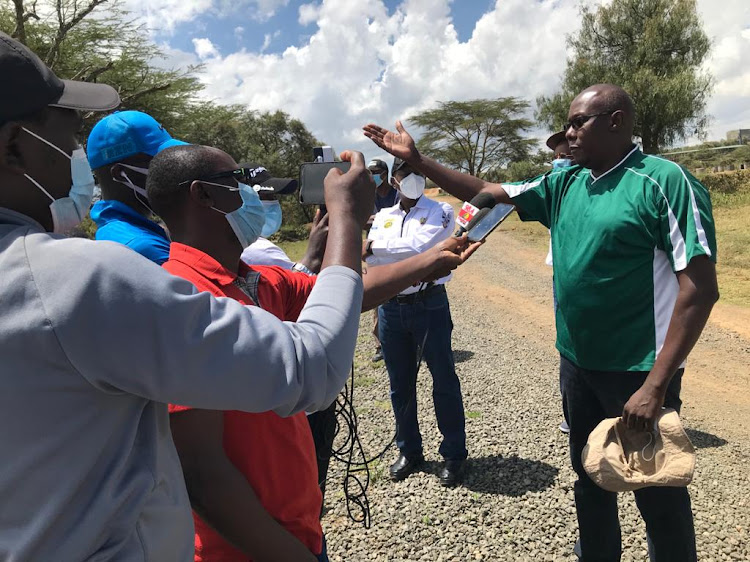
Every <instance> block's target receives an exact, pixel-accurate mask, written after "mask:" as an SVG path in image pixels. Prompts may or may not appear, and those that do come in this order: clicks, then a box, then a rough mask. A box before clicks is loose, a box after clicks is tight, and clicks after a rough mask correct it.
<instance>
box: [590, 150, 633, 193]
mask: <svg viewBox="0 0 750 562" xmlns="http://www.w3.org/2000/svg"><path fill="white" fill-rule="evenodd" d="M635 152H639V150H638V145H635V144H634V145H633V148H632V149H631V151H630V152H628V153H627V154H626V155H625V158H623V159H622V160H620V161H619V162H618V163H617V164H615V165H614V166H612V167H611V168H610V169H609V170H607V171H606V172H604V173H603V174H602V175H601V176H599V177H596V178H595V177H594V172H592V171H591V170H589V175H590V176H591V183H592V184H593V183H595V182H598V181H599V180H600V179H602V178H603V177H604V176H606V175H608V174H611V173H612V172H614V171H615V170H616V169H617V168H619V167H620V166H622V165H623V164H625V161H626V160H627V159H628V158H630V157H631V156H632V155H633V153H635Z"/></svg>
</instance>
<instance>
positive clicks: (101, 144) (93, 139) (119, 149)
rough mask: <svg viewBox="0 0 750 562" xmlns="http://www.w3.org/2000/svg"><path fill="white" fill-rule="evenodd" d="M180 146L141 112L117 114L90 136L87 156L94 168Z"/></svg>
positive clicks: (109, 116)
mask: <svg viewBox="0 0 750 562" xmlns="http://www.w3.org/2000/svg"><path fill="white" fill-rule="evenodd" d="M180 144H188V143H186V142H182V141H181V140H177V139H173V138H172V136H171V135H170V134H169V133H168V132H167V131H166V129H164V127H163V126H161V125H160V124H159V123H157V121H156V119H154V118H153V117H151V116H150V115H148V114H146V113H143V112H141V111H118V112H117V113H113V114H112V115H108V116H107V117H105V118H104V119H102V120H101V121H99V122H98V123H97V124H96V125H94V128H93V129H92V130H91V133H90V134H89V140H88V144H87V145H86V153H87V154H88V157H89V164H90V165H91V168H92V169H94V170H96V169H97V168H101V167H102V166H106V165H107V164H114V163H115V162H122V161H123V160H125V159H126V158H128V157H130V156H133V155H135V154H140V153H143V154H148V155H149V156H156V154H157V153H159V152H160V151H162V150H164V149H165V148H169V147H170V146H177V145H180Z"/></svg>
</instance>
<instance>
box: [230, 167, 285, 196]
mask: <svg viewBox="0 0 750 562" xmlns="http://www.w3.org/2000/svg"><path fill="white" fill-rule="evenodd" d="M240 168H242V169H245V170H248V172H247V174H246V176H245V181H246V182H247V183H248V185H250V186H251V187H252V188H253V189H255V191H257V192H259V193H260V192H261V191H262V192H264V193H271V194H273V195H289V194H291V193H294V192H295V191H297V185H298V184H297V180H295V179H292V178H275V177H273V176H272V175H271V173H270V172H269V171H268V170H267V169H266V168H265V167H263V166H261V165H260V164H253V163H251V162H245V163H243V164H240Z"/></svg>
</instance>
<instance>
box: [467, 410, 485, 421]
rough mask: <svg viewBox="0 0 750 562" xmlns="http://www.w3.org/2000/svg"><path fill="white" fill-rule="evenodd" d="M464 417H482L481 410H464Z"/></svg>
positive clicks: (473, 418)
mask: <svg viewBox="0 0 750 562" xmlns="http://www.w3.org/2000/svg"><path fill="white" fill-rule="evenodd" d="M466 417H467V418H469V419H472V420H475V419H477V418H481V417H482V412H478V411H476V410H467V411H466Z"/></svg>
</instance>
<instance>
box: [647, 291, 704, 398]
mask: <svg viewBox="0 0 750 562" xmlns="http://www.w3.org/2000/svg"><path fill="white" fill-rule="evenodd" d="M712 295H713V293H711V294H705V295H704V294H700V293H687V294H685V293H684V292H683V291H682V290H681V291H680V293H679V294H678V296H677V301H676V302H675V306H674V311H673V312H672V318H671V320H670V322H669V327H668V329H667V335H666V338H665V340H664V345H663V347H662V349H661V352H660V353H659V356H658V357H657V359H656V362H655V363H654V366H653V368H652V369H651V372H650V373H649V375H648V377H647V378H646V384H648V385H650V386H652V387H653V388H654V389H655V390H656V391H658V392H660V393H662V394H663V393H665V392H666V389H667V386H668V385H669V382H670V381H671V380H672V377H673V376H674V374H675V372H676V371H677V369H678V368H679V367H680V365H681V364H682V362H683V361H685V359H686V358H687V356H688V354H689V353H690V352H691V351H692V349H693V347H694V346H695V344H696V342H697V341H698V338H699V337H700V335H701V332H703V328H704V327H705V325H706V322H707V321H708V317H709V315H710V314H711V309H712V308H713V305H714V302H716V301H715V298H714V297H713V296H712Z"/></svg>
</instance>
